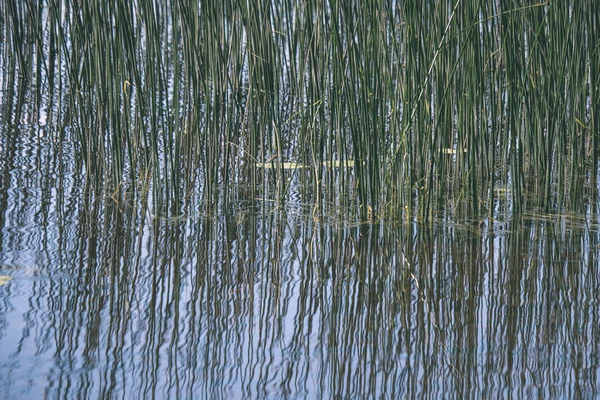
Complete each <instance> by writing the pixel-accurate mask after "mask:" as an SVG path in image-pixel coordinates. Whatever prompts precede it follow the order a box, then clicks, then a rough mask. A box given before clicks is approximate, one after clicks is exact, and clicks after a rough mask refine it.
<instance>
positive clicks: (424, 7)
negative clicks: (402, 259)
mask: <svg viewBox="0 0 600 400" xmlns="http://www.w3.org/2000/svg"><path fill="white" fill-rule="evenodd" d="M589 3H590V2H576V1H565V2H539V3H531V4H529V5H526V6H523V4H522V2H516V1H510V2H498V1H486V2H479V1H474V0H466V1H460V0H456V1H453V2H442V3H440V2H435V1H418V2H417V1H406V2H395V1H391V0H390V1H376V0H371V1H366V2H359V1H355V2H335V1H325V0H323V1H316V2H301V1H284V2H268V1H261V2H249V1H247V2H233V1H224V2H213V3H205V2H201V3H200V4H199V3H198V2H192V1H187V0H182V1H177V2H174V3H173V4H170V3H168V2H161V1H154V2H143V1H123V0H118V1H115V2H114V3H113V4H107V3H106V2H100V1H95V0H90V1H86V2H66V1H59V0H47V1H42V2H11V1H2V2H1V3H0V15H2V17H1V18H2V19H1V21H0V31H1V35H2V37H3V38H6V40H5V42H4V43H2V44H0V50H1V57H0V63H1V64H0V66H1V69H2V74H3V81H2V82H3V88H2V90H3V96H2V97H3V100H2V103H3V104H2V105H3V110H4V111H3V116H2V122H3V123H9V122H11V121H22V120H23V114H28V113H29V114H28V117H29V118H31V119H33V114H35V113H36V112H39V110H40V109H42V108H44V107H49V109H50V110H51V112H50V113H49V122H50V125H51V126H52V127H54V131H53V132H54V134H55V135H56V136H57V140H56V143H60V142H61V141H64V140H75V141H76V142H77V147H76V148H77V150H76V154H75V158H76V162H77V163H80V164H81V166H82V167H83V169H84V170H85V174H86V179H87V184H88V187H89V188H90V189H95V190H98V191H102V190H103V191H105V192H107V193H114V192H115V191H117V196H118V193H120V192H124V191H125V190H132V191H135V190H139V189H137V188H141V187H146V181H147V180H148V179H150V180H151V188H152V189H151V190H152V196H151V197H152V202H153V206H154V212H155V213H156V214H160V215H181V214H182V213H185V212H187V211H189V208H190V207H193V205H192V200H193V201H198V200H202V204H205V205H206V207H207V208H212V207H214V206H215V205H216V204H217V203H218V202H219V201H225V202H227V201H228V200H229V199H242V198H244V199H250V200H251V201H254V200H255V199H263V200H266V199H272V198H276V199H279V200H284V199H285V198H286V196H287V194H288V193H289V192H290V190H289V189H290V185H298V186H299V187H300V192H301V195H302V196H303V201H305V202H307V203H308V202H310V203H313V204H315V205H316V207H315V210H324V211H325V212H326V211H327V210H326V208H327V207H329V206H331V205H333V206H334V207H337V208H340V207H341V208H343V209H348V210H350V211H352V210H355V211H356V213H357V215H359V216H360V217H362V218H367V217H368V216H372V213H374V214H375V215H378V216H387V217H391V218H394V217H395V218H400V219H405V218H407V217H413V216H416V217H418V218H420V219H424V220H426V219H429V218H431V217H432V216H433V215H435V213H436V212H437V210H438V209H439V208H440V205H441V204H442V203H452V204H455V205H456V206H455V207H456V209H457V210H458V211H461V210H462V211H465V212H466V213H467V214H469V215H475V216H478V215H485V214H490V215H492V214H493V213H494V207H495V204H496V196H497V193H498V191H497V190H495V189H497V188H509V189H510V194H511V195H510V199H511V207H510V209H511V210H512V211H513V212H519V211H520V210H521V209H523V207H524V206H525V205H526V204H527V202H528V197H527V193H526V192H530V191H531V190H530V189H529V188H530V187H534V188H535V191H536V193H537V194H538V198H539V199H541V200H540V204H539V205H540V206H541V207H543V208H545V209H546V210H549V209H550V208H564V207H571V206H574V205H575V203H576V202H577V201H578V199H580V198H581V193H582V190H583V189H582V188H583V187H584V186H586V185H587V187H590V188H592V191H593V192H594V193H595V191H596V190H597V188H596V186H597V185H596V183H595V177H596V176H597V168H598V129H599V128H598V126H599V125H598V124H599V122H598V116H597V112H598V106H599V99H598V90H599V89H598V88H599V87H600V76H599V75H598V71H599V66H598V54H597V50H598V44H599V32H598V30H599V28H598V27H599V26H600V24H599V22H600V21H598V17H597V13H596V12H595V9H594V6H593V5H592V4H589ZM28 93H32V94H33V96H31V95H29V94H28ZM31 99H33V102H34V103H35V107H33V109H34V111H31V108H27V107H24V106H23V105H24V104H25V103H26V102H28V101H31ZM35 110H38V111H35ZM65 128H68V129H65ZM2 140H3V141H10V140H16V139H15V138H2ZM11 148H13V147H12V146H3V150H2V152H3V153H5V152H7V151H9V150H8V149H11ZM57 148H60V146H58V147H57ZM2 156H3V157H7V156H10V155H9V154H2ZM267 163H268V164H269V167H268V168H267V167H266V164H267ZM290 163H293V164H296V165H302V166H303V168H296V169H294V170H293V171H291V170H290V168H288V167H289V165H293V164H290ZM328 163H334V164H335V165H336V166H339V167H336V168H328V167H327V165H328ZM331 165H333V164H331ZM586 174H587V175H586ZM585 176H587V177H588V178H582V177H585ZM582 179H587V181H585V182H582ZM140 183H141V184H140ZM128 188H129V189H128ZM460 207H464V208H460ZM459 208H460V209H459Z"/></svg>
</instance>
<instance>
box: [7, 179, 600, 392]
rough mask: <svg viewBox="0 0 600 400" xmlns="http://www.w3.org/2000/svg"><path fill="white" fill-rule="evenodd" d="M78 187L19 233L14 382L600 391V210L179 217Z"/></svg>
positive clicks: (10, 269) (87, 387) (109, 387)
mask: <svg viewBox="0 0 600 400" xmlns="http://www.w3.org/2000/svg"><path fill="white" fill-rule="evenodd" d="M19 190H21V191H22V192H24V191H26V189H25V188H24V189H19ZM62 196H64V197H65V198H63V199H62V200H61V201H58V200H57V199H54V200H53V202H54V203H60V204H63V206H62V209H63V210H64V211H63V212H62V213H61V214H60V215H61V218H57V215H58V214H53V213H50V215H49V216H48V218H47V219H45V220H44V221H46V226H45V228H44V236H45V237H46V240H43V241H38V240H35V241H33V242H31V238H32V237H36V236H35V234H33V236H32V233H31V232H27V231H24V230H18V229H12V228H10V227H9V226H8V225H7V226H5V227H4V228H3V230H2V235H3V236H2V237H3V241H4V243H5V244H9V245H10V250H8V249H7V248H6V247H4V250H3V251H2V266H1V267H0V272H1V274H2V275H6V274H10V275H12V276H13V277H14V279H13V281H12V282H11V283H10V284H8V285H5V286H0V299H1V300H0V346H1V347H2V350H3V351H2V353H1V355H0V372H1V373H0V384H1V385H2V386H3V387H5V388H7V390H8V393H11V394H13V395H35V394H40V395H45V396H48V397H63V396H66V397H69V396H72V395H76V396H82V397H90V396H94V397H96V396H102V397H144V398H145V397H152V396H156V397H167V396H168V397H188V398H189V397H205V398H207V397H210V398H214V397H225V396H234V397H244V398H249V397H252V398H263V397H284V396H293V397H321V396H323V397H332V396H333V397H353V398H356V397H367V396H371V395H375V396H385V397H409V396H415V397H443V396H445V395H449V394H451V395H454V396H457V397H471V396H473V397H494V396H497V395H511V396H515V397H526V396H527V397H529V396H532V395H539V396H543V397H546V396H558V397H587V396H593V395H595V394H598V388H597V375H598V354H599V352H598V350H599V349H598V344H597V343H598V339H600V335H599V333H598V328H597V324H596V321H597V320H598V318H599V317H600V315H599V307H600V304H599V303H598V300H597V296H596V293H597V291H598V289H599V288H600V282H599V277H598V271H597V269H596V267H595V266H596V265H598V262H599V260H598V254H597V251H595V250H594V249H597V247H598V244H599V243H600V237H599V230H598V225H597V224H598V222H597V219H598V218H597V217H594V216H590V217H589V218H588V219H587V220H579V219H578V218H577V217H576V216H572V217H570V216H568V215H567V216H563V217H556V216H533V215H530V216H523V217H521V218H515V219H511V220H507V221H504V222H503V221H495V222H491V221H487V220H486V221H484V223H482V224H480V223H475V224H465V225H457V224H445V223H442V222H440V223H438V224H435V225H432V226H429V227H427V226H421V225H417V224H411V225H405V226H398V225H391V224H385V223H380V224H373V225H358V226H352V225H349V224H343V223H338V224H336V223H324V222H320V221H318V220H313V219H302V220H299V219H298V218H296V217H293V216H291V215H289V214H285V213H282V212H281V211H278V210H276V209H273V210H271V209H269V208H268V205H266V206H260V207H258V208H257V209H255V208H246V209H244V208H243V207H237V208H235V207H234V208H232V209H231V212H228V213H225V214H223V216H221V217H210V218H208V217H196V218H193V217H190V218H184V219H179V220H174V219H171V220H163V219H149V218H148V217H145V215H147V214H146V213H145V211H144V210H143V208H142V207H141V206H140V207H127V208H124V209H122V208H119V207H117V206H116V205H115V203H114V202H113V200H112V199H110V198H107V199H105V200H103V201H85V200H82V199H81V198H79V197H75V198H72V197H68V195H67V194H66V193H64V192H63V195H62ZM12 197H13V198H16V197H18V196H16V195H15V194H13V196H12ZM36 207H37V206H36V205H35V204H34V203H32V202H27V201H24V202H21V203H18V204H12V205H11V209H12V211H11V213H10V216H11V218H17V219H18V218H23V217H24V216H25V215H30V213H31V212H32V211H33V210H34V209H35V208H36ZM49 209H51V210H55V208H53V207H50V208H49ZM67 210H68V212H66V211H67ZM26 246H29V247H26ZM19 248H21V249H25V250H21V251H19V250H18V249H19ZM34 254H37V256H34ZM31 382H33V383H31Z"/></svg>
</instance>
